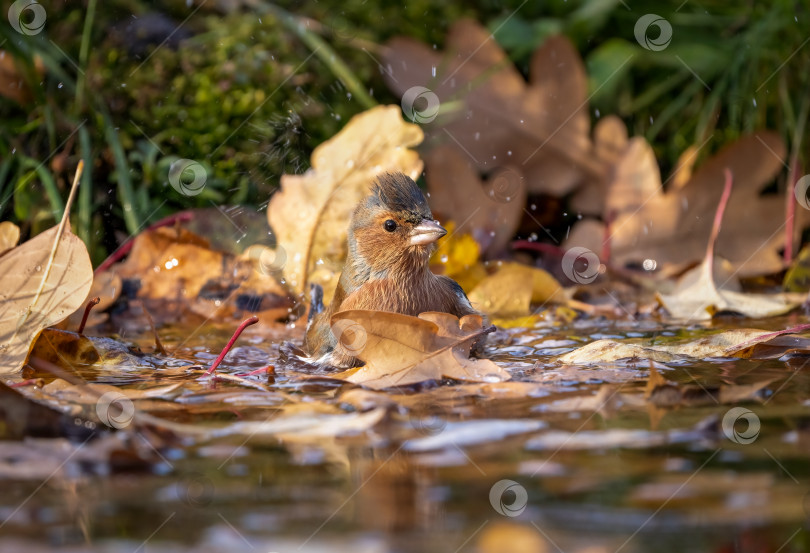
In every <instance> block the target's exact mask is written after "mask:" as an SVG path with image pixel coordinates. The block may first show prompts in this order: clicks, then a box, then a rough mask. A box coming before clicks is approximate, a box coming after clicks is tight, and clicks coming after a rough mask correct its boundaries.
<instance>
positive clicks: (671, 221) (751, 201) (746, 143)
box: [566, 131, 785, 276]
mask: <svg viewBox="0 0 810 553" xmlns="http://www.w3.org/2000/svg"><path fill="white" fill-rule="evenodd" d="M695 156H696V153H695V152H694V151H692V155H691V157H687V158H682V160H681V165H682V166H684V167H688V166H690V165H691V164H692V163H694V157H695ZM784 157H785V145H784V143H783V141H782V139H781V138H780V137H779V135H778V134H777V133H773V132H769V131H760V132H756V133H753V134H750V135H747V136H744V137H742V138H740V139H739V140H738V141H736V142H734V143H732V144H729V145H728V146H726V147H724V148H723V149H722V150H720V151H719V152H718V153H717V154H716V155H714V156H712V157H711V158H709V159H708V160H707V161H706V162H705V163H703V164H702V165H701V166H700V167H699V168H698V169H697V170H695V171H694V172H693V173H692V175H691V178H690V179H689V181H688V182H687V183H686V184H683V185H682V186H680V187H676V186H670V188H669V189H668V190H667V191H665V190H664V189H663V186H662V184H661V176H660V172H659V169H658V166H657V163H656V162H655V156H654V153H653V151H652V148H651V147H650V146H649V144H646V142H643V140H642V139H640V138H639V139H635V138H634V139H632V140H631V141H630V143H629V145H628V147H627V148H626V149H625V151H624V153H623V156H622V157H621V159H620V160H619V161H618V164H617V166H616V171H615V174H614V175H613V176H612V178H611V179H610V180H609V181H608V184H607V187H606V188H605V189H604V190H603V191H602V192H601V197H603V198H604V205H605V210H604V212H603V214H602V215H603V217H605V218H606V219H608V218H610V219H612V223H611V225H610V233H609V236H610V251H611V262H612V264H614V265H616V266H628V265H641V263H642V262H643V261H644V260H645V259H650V260H654V261H655V262H656V264H657V265H658V266H659V267H660V266H663V265H665V264H675V265H678V266H684V265H686V264H688V263H691V262H694V261H696V260H698V259H701V258H702V257H703V256H702V253H703V252H704V250H705V245H706V239H707V237H708V236H709V235H710V233H711V229H712V219H713V217H712V216H713V214H714V211H715V209H716V207H717V205H718V203H719V199H720V197H721V196H722V187H721V186H720V183H722V182H723V171H724V169H726V168H728V169H730V170H731V172H732V174H733V175H734V178H735V180H736V182H735V193H734V194H733V195H732V197H731V200H730V201H729V205H728V215H727V216H726V219H725V220H724V222H723V232H722V233H720V235H719V236H718V239H717V254H718V255H719V256H721V257H723V258H725V259H728V260H729V261H731V262H732V263H733V264H734V266H735V269H736V270H737V271H738V273H739V275H740V276H749V275H757V274H768V273H773V272H776V271H779V270H781V268H782V260H781V257H780V255H779V250H780V248H782V247H783V246H784V243H783V238H784V236H783V235H784V233H783V232H778V230H779V229H780V228H781V225H782V224H783V222H784V205H785V198H784V196H783V195H767V196H760V193H761V192H762V190H763V188H765V187H766V186H767V185H768V184H769V183H770V181H772V180H773V178H774V177H775V176H776V175H777V173H778V172H779V170H780V169H781V168H782V164H781V161H780V160H781V159H783V158H784ZM679 170H680V167H679V169H676V172H678V171H679ZM684 170H685V169H684ZM582 194H583V195H584V194H586V191H585V190H584V189H583V192H582ZM587 194H589V195H590V196H591V197H593V196H596V197H599V195H600V194H599V192H598V191H595V190H593V189H591V190H589V191H587ZM575 205H576V204H575ZM611 209H612V210H614V213H610V210H611ZM613 215H615V218H614V217H613ZM590 228H591V230H590V236H589V237H588V238H584V237H583V235H582V234H577V239H576V240H574V239H569V240H567V241H566V247H571V246H579V245H582V246H585V247H588V246H589V245H590V246H593V243H594V241H599V242H600V243H601V242H602V241H603V240H604V237H605V230H604V226H603V225H602V226H601V227H599V226H596V227H594V226H591V227H590ZM572 234H573V233H572ZM600 249H601V248H600ZM600 249H596V250H594V251H600Z"/></svg>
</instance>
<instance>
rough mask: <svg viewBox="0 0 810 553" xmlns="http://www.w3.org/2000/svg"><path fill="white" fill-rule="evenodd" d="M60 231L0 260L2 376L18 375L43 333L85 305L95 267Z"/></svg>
mask: <svg viewBox="0 0 810 553" xmlns="http://www.w3.org/2000/svg"><path fill="white" fill-rule="evenodd" d="M58 231H59V227H53V228H51V229H48V230H46V231H45V232H43V233H40V234H38V235H37V236H35V237H34V238H32V239H31V240H29V241H28V242H25V243H24V244H21V245H20V246H17V247H16V248H14V249H12V250H10V251H8V252H6V253H5V254H4V255H3V256H2V257H0V305H2V307H0V374H11V373H14V372H16V371H17V370H18V369H19V368H20V367H21V366H22V364H23V363H24V362H25V358H26V357H27V356H28V352H29V350H30V349H31V347H32V346H33V343H34V341H35V340H36V337H37V336H38V335H39V333H40V332H41V331H42V329H44V328H46V327H48V326H51V325H53V324H56V323H58V322H60V321H62V320H63V319H65V318H66V317H68V316H69V315H70V314H71V313H73V312H74V311H76V309H78V308H79V307H80V306H82V305H83V304H84V301H85V298H86V297H87V293H88V292H89V291H90V287H91V285H92V282H93V266H92V265H91V264H90V256H89V255H88V253H87V248H86V247H85V245H84V242H82V241H81V240H80V239H79V237H77V236H76V235H75V234H73V233H72V232H70V229H68V228H65V229H64V231H63V232H62V235H61V238H60V239H59V243H58V246H57V247H56V251H55V252H54V253H53V255H52V253H51V252H52V250H53V247H54V242H55V241H56V240H57V236H58Z"/></svg>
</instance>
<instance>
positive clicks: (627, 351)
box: [557, 326, 806, 365]
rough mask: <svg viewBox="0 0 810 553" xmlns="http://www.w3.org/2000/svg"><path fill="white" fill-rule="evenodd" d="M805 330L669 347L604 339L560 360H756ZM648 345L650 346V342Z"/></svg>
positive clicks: (733, 332)
mask: <svg viewBox="0 0 810 553" xmlns="http://www.w3.org/2000/svg"><path fill="white" fill-rule="evenodd" d="M805 330H806V328H805V326H802V327H797V328H792V329H786V330H783V331H778V332H773V331H770V330H759V329H755V328H735V329H730V330H724V331H721V332H716V333H713V334H710V335H709V336H703V337H701V338H698V339H695V340H687V341H683V340H679V341H669V342H665V343H656V344H650V343H641V342H638V341H618V340H609V339H602V340H596V341H594V342H591V343H589V344H587V345H585V346H582V347H581V348H577V349H575V350H574V351H571V352H568V353H566V354H565V355H561V356H560V357H559V358H558V359H557V360H558V361H559V362H560V363H565V364H568V365H593V364H600V363H612V362H615V361H618V360H620V359H644V360H651V361H655V362H659V363H666V362H669V361H675V360H677V359H684V358H689V357H691V358H695V359H705V358H707V357H738V358H741V359H749V358H751V357H753V356H754V354H755V352H756V349H755V346H762V345H767V344H768V342H770V341H774V340H776V339H778V338H780V337H781V336H783V335H784V334H788V333H796V332H802V331H805ZM646 342H649V340H647V341H646Z"/></svg>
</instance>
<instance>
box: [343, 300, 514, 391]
mask: <svg viewBox="0 0 810 553" xmlns="http://www.w3.org/2000/svg"><path fill="white" fill-rule="evenodd" d="M331 322H332V329H333V332H336V333H337V334H340V335H339V336H337V339H338V347H341V348H344V349H345V350H347V352H349V353H350V354H351V355H354V356H355V357H357V358H358V359H360V360H361V361H363V362H364V363H365V365H363V366H362V367H357V368H354V369H349V370H347V371H344V372H341V373H338V374H335V375H332V376H334V377H335V378H339V379H342V380H347V381H349V382H354V383H357V384H362V385H363V386H366V387H368V388H373V389H383V388H391V387H394V386H407V385H409V384H415V383H417V382H423V381H425V380H440V379H442V378H454V379H457V380H470V381H475V382H487V381H489V382H492V381H503V380H509V379H510V378H511V377H510V375H509V373H508V372H507V371H506V370H504V369H502V368H501V367H499V366H498V365H496V364H495V363H493V362H492V361H490V360H489V359H470V358H469V357H468V356H469V354H470V349H471V348H472V346H473V344H474V342H476V341H477V340H479V339H481V338H482V337H483V336H484V335H485V334H486V332H487V329H485V328H484V327H483V320H482V319H481V316H480V315H466V316H465V317H462V318H461V319H460V320H459V319H458V318H456V317H454V316H453V315H450V314H448V313H436V312H429V313H422V314H420V315H419V317H410V316H408V315H402V314H400V313H389V312H382V311H363V310H354V311H342V312H340V313H336V314H335V315H334V316H333V317H332V321H331Z"/></svg>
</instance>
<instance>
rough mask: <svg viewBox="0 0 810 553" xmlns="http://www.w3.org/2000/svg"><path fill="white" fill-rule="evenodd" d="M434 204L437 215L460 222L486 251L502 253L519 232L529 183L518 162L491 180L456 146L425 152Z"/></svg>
mask: <svg viewBox="0 0 810 553" xmlns="http://www.w3.org/2000/svg"><path fill="white" fill-rule="evenodd" d="M425 163H426V164H427V166H428V168H429V170H428V171H427V172H426V180H427V184H428V191H429V192H430V196H429V200H428V201H429V203H430V206H431V210H432V211H433V214H434V216H436V217H437V218H438V219H440V220H445V219H449V220H451V221H454V222H455V223H456V225H457V226H456V227H455V228H456V231H458V232H465V233H469V234H470V235H471V236H472V237H473V238H474V239H475V241H476V242H478V244H479V245H480V246H481V251H482V252H483V253H484V254H485V255H494V254H497V253H499V252H502V251H503V250H504V249H505V248H506V246H507V244H508V243H509V242H510V241H511V240H512V237H513V236H514V235H515V231H517V228H518V225H519V224H520V220H521V218H522V216H523V209H524V206H525V205H526V182H525V179H524V178H523V175H522V174H521V173H520V171H519V170H518V169H516V168H515V167H513V166H509V167H502V168H500V169H497V170H496V171H494V172H493V173H492V174H491V175H490V177H489V178H488V179H487V181H486V183H484V182H482V181H481V179H480V178H479V177H478V171H476V170H475V169H474V168H473V165H472V164H471V163H470V162H469V160H468V159H467V158H465V157H463V154H461V153H460V152H458V150H456V149H455V148H453V147H451V146H450V145H447V144H444V145H440V146H438V147H436V148H434V149H432V150H431V151H429V152H428V153H427V154H426V155H425Z"/></svg>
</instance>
